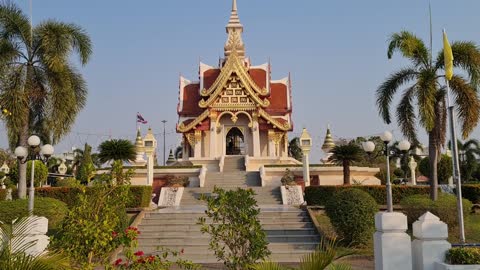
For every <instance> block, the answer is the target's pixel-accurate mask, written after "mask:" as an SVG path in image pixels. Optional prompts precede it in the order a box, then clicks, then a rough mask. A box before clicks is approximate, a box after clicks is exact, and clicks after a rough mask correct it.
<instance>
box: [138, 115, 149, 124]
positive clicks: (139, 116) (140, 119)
mask: <svg viewBox="0 0 480 270" xmlns="http://www.w3.org/2000/svg"><path fill="white" fill-rule="evenodd" d="M137 123H142V124H146V123H148V121H147V120H145V119H144V118H143V116H142V115H141V114H140V113H137Z"/></svg>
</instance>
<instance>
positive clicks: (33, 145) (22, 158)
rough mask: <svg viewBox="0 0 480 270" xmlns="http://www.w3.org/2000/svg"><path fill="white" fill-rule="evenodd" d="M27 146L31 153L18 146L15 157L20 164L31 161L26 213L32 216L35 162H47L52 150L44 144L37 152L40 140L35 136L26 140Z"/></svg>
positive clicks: (50, 146) (48, 145) (51, 147)
mask: <svg viewBox="0 0 480 270" xmlns="http://www.w3.org/2000/svg"><path fill="white" fill-rule="evenodd" d="M27 142H28V145H29V146H30V149H31V152H30V155H29V151H28V149H27V148H25V147H23V146H18V147H17V148H15V156H16V157H17V159H18V161H19V162H20V163H22V164H24V163H26V162H27V161H29V160H31V161H32V173H31V178H30V188H29V194H28V213H29V214H33V199H34V196H35V181H34V178H35V161H36V160H40V161H41V162H47V161H48V159H49V158H50V156H51V155H52V154H53V151H54V148H53V146H52V145H50V144H45V145H43V146H41V147H40V151H38V146H39V145H40V143H41V142H40V138H39V137H38V136H36V135H32V136H30V137H29V138H28V141H27Z"/></svg>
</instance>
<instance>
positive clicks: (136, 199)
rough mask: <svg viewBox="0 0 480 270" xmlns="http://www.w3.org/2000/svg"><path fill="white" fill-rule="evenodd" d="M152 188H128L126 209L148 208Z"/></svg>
mask: <svg viewBox="0 0 480 270" xmlns="http://www.w3.org/2000/svg"><path fill="white" fill-rule="evenodd" d="M152 193H153V189H152V186H130V198H131V200H130V201H129V202H128V203H127V205H126V207H127V208H140V207H149V206H150V201H151V200H152Z"/></svg>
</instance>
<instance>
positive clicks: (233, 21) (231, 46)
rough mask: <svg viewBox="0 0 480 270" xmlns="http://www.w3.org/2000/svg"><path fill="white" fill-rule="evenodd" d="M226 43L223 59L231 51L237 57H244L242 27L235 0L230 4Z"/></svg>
mask: <svg viewBox="0 0 480 270" xmlns="http://www.w3.org/2000/svg"><path fill="white" fill-rule="evenodd" d="M226 30H227V34H228V37H227V42H226V43H225V47H224V49H225V57H228V56H229V55H230V53H231V52H232V51H236V52H237V55H238V56H241V57H244V56H245V46H244V45H243V40H242V32H243V25H242V24H241V23H240V18H239V17H238V11H237V0H233V2H232V12H231V13H230V20H229V21H228V24H227V27H226Z"/></svg>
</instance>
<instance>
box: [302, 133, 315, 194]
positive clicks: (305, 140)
mask: <svg viewBox="0 0 480 270" xmlns="http://www.w3.org/2000/svg"><path fill="white" fill-rule="evenodd" d="M300 148H301V149H302V153H303V158H302V161H303V181H305V187H308V186H310V164H309V160H308V154H309V153H310V150H311V149H312V137H311V136H310V134H308V131H307V129H306V128H304V129H303V131H302V135H301V136H300Z"/></svg>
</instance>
